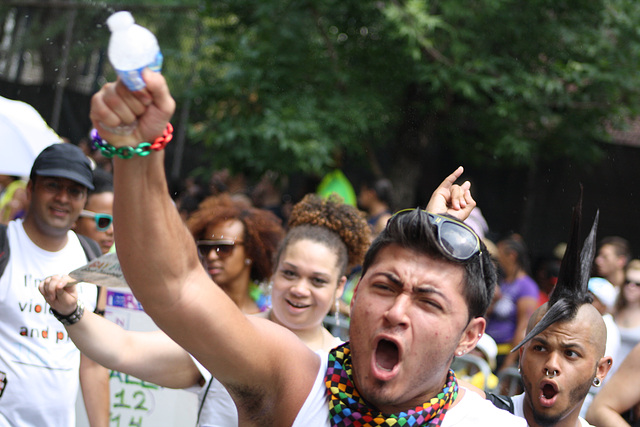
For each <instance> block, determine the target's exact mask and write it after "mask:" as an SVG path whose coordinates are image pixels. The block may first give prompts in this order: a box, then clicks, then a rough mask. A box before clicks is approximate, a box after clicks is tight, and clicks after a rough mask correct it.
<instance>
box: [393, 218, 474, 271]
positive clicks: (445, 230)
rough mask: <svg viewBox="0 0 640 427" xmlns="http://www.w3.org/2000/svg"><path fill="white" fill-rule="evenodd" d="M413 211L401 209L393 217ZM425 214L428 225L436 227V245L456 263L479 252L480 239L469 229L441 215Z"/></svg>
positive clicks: (463, 224) (461, 223)
mask: <svg viewBox="0 0 640 427" xmlns="http://www.w3.org/2000/svg"><path fill="white" fill-rule="evenodd" d="M413 210H415V209H403V210H401V211H399V212H396V213H395V214H394V216H396V215H399V214H404V213H407V212H411V211H413ZM424 212H426V211H424ZM426 213H427V215H428V218H429V223H430V224H431V225H434V226H435V227H436V237H437V239H438V244H440V247H441V248H442V249H443V250H444V251H445V252H446V254H447V255H449V256H450V257H451V258H453V259H456V260H458V261H466V260H468V259H469V258H471V257H472V256H474V255H475V254H477V253H479V252H480V238H478V235H477V234H476V233H475V232H474V231H473V230H472V229H471V227H469V226H468V225H466V224H465V223H463V222H460V221H457V220H455V219H452V218H449V217H446V216H443V215H438V214H434V213H430V212H426Z"/></svg>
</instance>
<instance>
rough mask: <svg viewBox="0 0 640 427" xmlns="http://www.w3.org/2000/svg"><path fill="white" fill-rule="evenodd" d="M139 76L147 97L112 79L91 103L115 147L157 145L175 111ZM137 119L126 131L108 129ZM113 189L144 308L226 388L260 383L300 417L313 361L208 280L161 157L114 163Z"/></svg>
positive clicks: (123, 252) (153, 78)
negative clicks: (247, 314) (246, 313)
mask: <svg viewBox="0 0 640 427" xmlns="http://www.w3.org/2000/svg"><path fill="white" fill-rule="evenodd" d="M144 79H145V81H146V83H147V88H146V89H145V90H144V91H140V92H135V93H132V92H129V91H128V90H127V89H126V87H125V86H124V85H122V84H121V83H120V82H118V83H117V84H114V83H111V84H107V85H105V86H104V87H103V88H102V89H101V90H100V92H98V93H97V94H96V95H94V97H93V99H92V103H91V120H92V122H93V125H94V126H95V127H96V129H97V130H98V132H99V134H100V136H101V137H102V138H103V139H104V140H106V141H108V142H109V143H110V144H112V145H113V146H116V147H122V146H130V147H135V146H137V145H138V144H140V143H141V142H143V141H154V139H155V138H156V137H158V136H160V135H162V132H163V131H164V129H165V127H166V125H167V122H168V121H169V119H170V117H171V115H172V114H173V111H174V109H175V102H174V100H173V98H172V97H171V95H170V93H169V89H168V87H167V85H166V82H165V80H164V78H163V77H162V75H160V74H157V73H153V72H151V71H149V70H145V73H144ZM136 121H137V126H136V127H135V129H134V131H133V133H131V134H130V135H121V134H118V133H116V132H114V131H116V130H117V127H118V126H120V125H123V124H132V123H134V122H136ZM114 187H115V191H114V224H115V227H114V229H115V240H116V246H117V251H118V258H119V260H120V263H121V266H122V271H123V273H124V275H125V278H126V280H127V282H128V284H129V286H130V287H131V289H132V291H133V293H134V295H135V296H136V298H137V299H138V300H139V301H140V303H141V304H142V305H143V306H144V308H145V311H146V312H147V313H148V314H149V315H150V316H151V317H152V318H153V320H154V321H155V322H156V324H157V325H158V326H159V327H160V328H161V329H162V330H164V331H165V332H166V333H167V334H168V335H169V336H170V337H171V338H173V339H174V340H175V341H176V342H177V343H178V344H180V345H181V346H182V347H184V348H185V349H186V350H187V351H189V352H190V353H191V354H193V355H194V356H196V357H197V358H198V359H199V360H200V361H201V362H202V363H203V365H205V367H207V369H209V370H210V371H211V372H212V374H213V375H214V376H215V377H216V378H218V379H219V380H220V381H221V382H222V383H223V384H225V385H226V386H227V388H229V386H238V387H237V388H238V389H242V387H243V386H247V385H251V386H252V387H257V388H258V389H260V385H264V386H265V387H264V389H263V390H264V396H262V397H264V400H263V402H262V403H263V404H264V405H266V407H269V406H270V405H271V406H273V408H272V409H271V410H272V411H278V410H282V409H283V408H282V407H281V406H282V404H280V407H278V404H277V403H273V402H279V401H286V402H287V405H288V408H286V409H287V410H286V411H284V412H288V409H291V410H292V411H294V410H295V411H296V412H297V409H296V407H298V404H300V405H301V404H302V402H303V401H304V398H305V396H306V394H307V393H308V391H309V389H310V387H311V384H312V383H313V381H314V379H315V376H316V374H317V372H318V368H319V366H320V364H319V359H318V358H317V357H316V355H315V354H313V353H312V352H311V351H310V350H308V348H307V347H306V346H305V345H304V344H303V343H302V342H301V341H300V340H298V339H297V338H296V337H295V335H293V334H292V333H291V332H290V331H288V330H286V329H284V328H281V327H279V326H277V325H275V324H272V323H271V322H268V321H265V320H264V319H251V320H250V319H248V318H246V317H245V316H244V315H243V314H242V313H241V311H240V310H239V309H238V308H237V307H236V306H235V304H234V303H233V302H232V301H231V299H229V298H228V297H227V296H226V294H225V293H224V292H223V291H222V290H221V289H220V288H219V287H218V286H216V285H215V284H214V283H213V281H212V280H211V279H210V278H209V276H208V275H207V273H206V271H205V270H204V268H203V267H202V265H201V264H200V261H199V259H198V256H197V252H196V247H195V244H194V241H193V238H192V236H191V235H190V234H189V232H188V231H187V229H186V227H185V226H184V225H183V222H182V220H181V218H180V216H179V214H178V212H177V210H176V209H175V207H174V205H173V203H172V201H171V199H170V197H169V190H168V187H167V182H166V177H165V172H164V153H163V152H156V151H152V152H151V153H150V154H149V155H148V156H146V157H140V156H134V157H133V158H130V159H121V158H114ZM258 349H259V351H257V350H258ZM290 351H293V352H294V353H290V354H296V355H297V357H296V358H294V359H295V360H291V359H290V358H283V357H282V354H281V352H290ZM285 360H287V363H288V364H289V365H290V366H288V369H289V370H290V371H289V372H291V370H292V371H293V372H301V373H303V374H302V375H300V376H292V375H284V372H285V370H286V369H285V366H284V361H285ZM291 364H293V366H291ZM292 368H293V369H292ZM304 373H308V375H305V374H304ZM307 377H309V378H307ZM232 388H233V387H232ZM258 393H260V391H258ZM283 393H284V394H286V396H283ZM296 393H297V395H296ZM232 395H233V392H232ZM283 397H286V399H284V400H282V398H283ZM298 408H299V407H298ZM240 409H241V408H240V406H239V410H240ZM262 409H265V408H262ZM266 410H267V411H269V409H268V408H267V409H266ZM283 415H285V416H286V415H288V414H283ZM294 415H295V414H294Z"/></svg>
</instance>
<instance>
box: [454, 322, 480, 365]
mask: <svg viewBox="0 0 640 427" xmlns="http://www.w3.org/2000/svg"><path fill="white" fill-rule="evenodd" d="M486 325H487V321H486V320H485V318H484V317H476V318H474V319H471V321H470V322H469V324H468V325H467V327H466V328H465V330H464V332H463V333H462V336H461V337H460V341H459V342H458V347H457V348H456V356H457V355H458V354H460V353H461V354H467V353H469V352H470V351H471V350H473V349H474V348H475V346H476V344H477V343H478V340H480V337H481V336H482V334H484V328H485V326H486Z"/></svg>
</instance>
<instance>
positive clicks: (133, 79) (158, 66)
mask: <svg viewBox="0 0 640 427" xmlns="http://www.w3.org/2000/svg"><path fill="white" fill-rule="evenodd" d="M145 68H149V69H150V70H151V71H155V72H156V73H159V72H160V70H162V53H161V52H158V54H157V55H156V59H155V61H153V62H152V63H151V64H149V65H147V66H145V67H141V68H138V69H135V70H116V72H117V73H118V76H119V77H120V80H122V82H123V83H124V84H125V85H127V87H128V88H129V90H130V91H132V92H135V91H137V90H142V89H144V88H145V87H146V84H145V83H144V80H143V79H142V70H144V69H145Z"/></svg>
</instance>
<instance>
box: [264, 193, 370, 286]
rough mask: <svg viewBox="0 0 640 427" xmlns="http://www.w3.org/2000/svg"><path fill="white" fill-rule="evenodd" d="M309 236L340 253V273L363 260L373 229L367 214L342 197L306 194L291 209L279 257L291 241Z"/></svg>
mask: <svg viewBox="0 0 640 427" xmlns="http://www.w3.org/2000/svg"><path fill="white" fill-rule="evenodd" d="M307 239H308V240H311V241H314V242H319V243H322V244H325V245H327V247H329V248H331V249H334V250H335V251H336V253H337V254H338V266H339V267H340V273H341V275H345V274H347V273H348V269H350V268H353V267H355V266H357V265H360V264H361V263H362V258H363V256H364V253H365V251H366V250H367V248H368V247H369V243H370V242H371V231H370V229H369V225H368V224H367V221H366V219H365V218H364V214H363V213H362V212H360V211H359V210H358V209H356V208H355V207H353V206H351V205H347V204H345V203H343V202H342V200H341V199H340V198H339V197H336V196H334V195H331V196H329V197H328V198H323V197H320V196H318V195H316V194H307V195H306V196H305V197H304V198H303V199H302V200H301V201H299V202H298V203H296V205H295V206H294V207H293V210H292V211H291V216H290V217H289V231H288V232H287V235H286V236H285V238H284V240H283V241H282V245H280V249H279V250H278V256H277V258H276V260H277V261H278V260H280V257H281V256H282V254H283V252H284V250H285V249H286V248H287V247H288V246H289V245H290V244H292V243H295V242H297V241H299V240H307ZM277 261H276V262H277Z"/></svg>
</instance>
